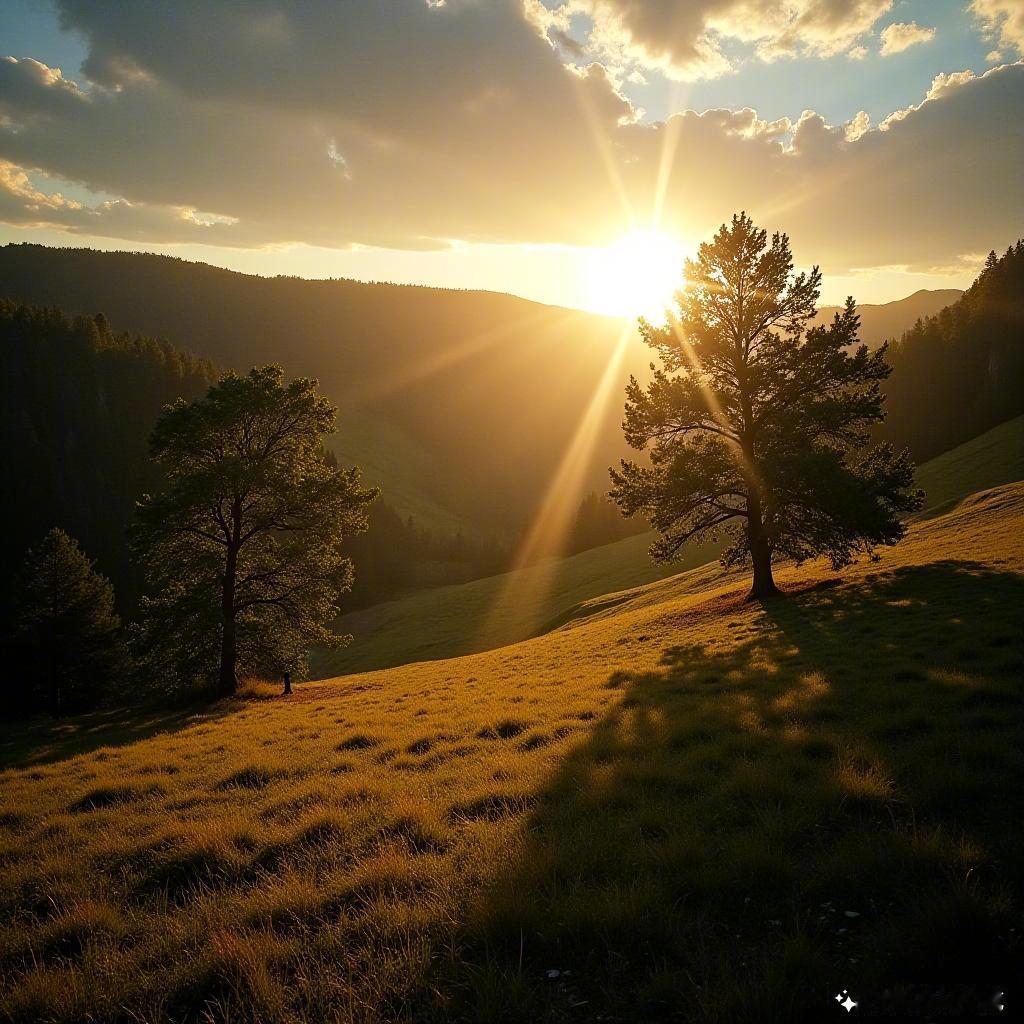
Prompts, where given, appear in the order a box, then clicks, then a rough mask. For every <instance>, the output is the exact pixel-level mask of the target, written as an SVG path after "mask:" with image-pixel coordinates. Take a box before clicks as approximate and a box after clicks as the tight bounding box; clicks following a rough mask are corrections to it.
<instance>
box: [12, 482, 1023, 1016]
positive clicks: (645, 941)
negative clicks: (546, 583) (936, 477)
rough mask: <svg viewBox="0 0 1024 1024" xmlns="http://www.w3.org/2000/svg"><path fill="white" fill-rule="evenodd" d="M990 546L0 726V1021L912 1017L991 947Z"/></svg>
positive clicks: (1006, 863) (1019, 585)
mask: <svg viewBox="0 0 1024 1024" xmlns="http://www.w3.org/2000/svg"><path fill="white" fill-rule="evenodd" d="M1022 517H1024V486H1022V485H1010V486H1004V487H1001V488H997V489H995V490H990V491H987V492H983V493H981V494H978V495H975V496H973V497H971V498H969V499H967V500H965V501H964V502H962V503H961V504H960V505H959V506H958V507H957V508H956V509H955V510H953V511H952V512H950V513H948V514H946V515H944V516H939V517H936V518H933V519H931V520H928V521H925V522H922V523H917V524H915V525H914V526H913V527H912V530H911V532H910V535H909V536H908V538H907V539H906V541H905V542H904V543H903V544H901V545H899V546H898V547H897V548H895V549H892V550H886V551H884V552H883V553H882V558H881V561H880V562H878V563H865V564H862V565H858V566H854V567H852V568H851V569H850V570H849V571H848V572H847V573H845V574H844V575H843V576H842V578H840V579H836V578H835V577H834V576H833V575H832V574H831V573H830V572H829V571H827V569H826V568H824V567H823V566H821V565H817V564H815V565H807V566H804V567H803V568H801V569H795V568H785V569H783V570H782V571H781V572H780V574H779V576H780V582H781V583H782V585H783V586H784V587H785V588H786V589H787V590H788V591H789V595H788V597H787V598H785V599H783V600H780V601H775V602H772V603H770V604H768V605H765V606H762V605H760V604H752V603H745V602H744V601H743V599H742V598H743V594H744V593H745V590H746V585H747V584H746V580H744V579H742V578H741V577H740V576H738V575H736V574H725V575H723V574H719V573H716V574H715V575H714V576H709V575H708V573H709V570H707V569H698V570H695V571H693V572H690V573H684V574H681V575H679V576H677V577H674V578H673V580H671V581H668V584H661V585H658V584H655V585H654V587H653V588H652V590H658V591H659V595H658V596H657V597H656V598H655V596H654V595H653V594H652V593H650V592H644V591H641V592H640V593H638V594H637V595H635V600H632V601H630V602H625V603H622V604H620V605H618V606H617V607H615V608H609V607H606V608H604V609H602V610H599V611H598V612H596V613H595V614H594V615H591V616H589V617H584V618H579V619H577V620H575V621H574V622H572V623H569V624H567V625H566V626H564V627H562V628H561V629H557V630H555V631H553V632H551V633H548V634H546V635H544V636H541V637H538V638H535V639H532V640H529V641H526V642H523V643H520V644H517V645H514V646H511V647H506V648H502V649H499V650H495V651H491V652H488V653H486V654H479V655H473V656H470V657H465V658H459V659H454V660H448V661H438V662H426V663H419V664H415V665H407V666H404V667H402V668H400V669H393V670H389V671H386V672H376V673H369V674H364V675H359V676H352V677H346V678H342V679H336V680H332V681H329V682H325V683H320V684H307V685H306V686H304V687H303V688H302V689H301V692H300V693H299V695H297V697H296V698H295V699H293V700H290V701H288V700H283V699H274V700H269V701H258V700H251V701H235V702H230V703H222V704H220V705H217V706H215V707H213V708H210V709H206V710H203V711H200V712H197V713H193V714H182V715H181V716H179V718H178V720H177V721H175V722H171V723H168V722H167V720H166V719H164V720H162V721H158V722H153V721H152V720H151V716H139V717H137V718H128V719H124V718H120V719H118V718H116V717H115V716H109V718H108V719H107V720H104V719H103V718H102V717H100V716H94V717H92V718H89V719H86V720H83V721H81V722H76V723H67V724H62V725H60V726H58V727H54V726H49V725H40V726H38V727H37V728H35V729H24V728H21V729H19V730H14V729H5V730H3V731H0V758H2V761H3V763H6V764H7V765H9V766H10V767H9V768H8V770H7V771H5V772H4V773H3V774H2V776H0V836H2V840H0V843H2V845H0V855H2V859H3V864H4V871H5V885H4V887H3V890H2V892H0V922H3V923H2V924H0V1015H3V1016H5V1018H8V1019H11V1020H13V1021H17V1022H20V1021H35V1020H51V1021H71V1020H83V1019H97V1020H111V1019H122V1018H124V1019H127V1018H129V1017H130V1018H132V1019H146V1020H150V1021H153V1022H164V1021H170V1020H181V1019H190V1020H193V1019H239V1020H252V1019H259V1020H263V1021H268V1022H276V1021H282V1022H284V1021H298V1020H307V1019H321V1020H323V1019H331V1020H338V1021H346V1022H348V1021H352V1022H354V1021H361V1022H364V1024H366V1022H376V1021H386V1020H395V1019H410V1018H415V1019H417V1020H422V1021H431V1020H433V1021H441V1020H447V1021H453V1020H454V1021H458V1020H466V1021H469V1020H472V1021H489V1020H490V1021H498V1020H508V1019H509V1008H510V1007H511V1008H515V1014H516V1015H517V1019H522V1020H524V1021H526V1020H541V1019H543V1020H566V1021H568V1020H578V1019H597V1018H598V1017H600V1016H604V1017H609V1016H611V1017H613V1018H614V1019H619V1020H637V1021H639V1020H653V1019H663V1018H665V1017H666V1016H670V1015H673V1014H675V1015H677V1016H679V1017H680V1018H682V1019H687V1020H693V1021H697V1022H710V1021H719V1022H721V1021H734V1022H740V1024H742V1022H746V1021H750V1022H752V1021H763V1020H789V1021H805V1020H806V1021H820V1020H823V1019H826V1017H827V1014H828V1012H829V1010H828V1007H829V1006H830V1005H831V1000H832V994H833V992H835V991H839V990H840V989H841V988H847V989H848V990H849V991H850V992H851V993H853V994H854V996H855V997H856V998H857V999H858V1000H859V1001H861V1002H862V1005H863V1007H864V1011H867V1010H868V1009H869V1007H871V1006H872V1000H877V999H878V998H879V996H880V995H881V994H882V993H884V992H889V993H890V998H896V999H898V998H899V996H900V991H899V988H898V986H899V985H901V984H903V983H906V982H908V981H914V982H918V983H922V982H923V983H929V982H931V983H932V985H931V988H938V987H940V986H941V988H942V989H943V990H944V991H945V992H946V993H947V1001H946V1002H940V1003H938V1004H933V1005H930V1006H929V1007H928V1009H929V1010H931V1011H932V1012H933V1013H934V1014H935V1015H936V1016H939V1015H943V1016H948V1015H949V1014H950V1013H951V1004H950V1003H949V1000H955V999H956V998H958V995H957V993H956V991H954V988H953V987H954V986H955V985H956V984H957V983H961V982H962V983H972V984H974V985H977V986H980V985H982V984H988V983H990V982H991V981H992V979H998V978H1004V977H1012V976H1014V974H1013V972H1014V965H1015V964H1016V963H1019V957H1020V955H1021V952H1022V949H1021V935H1022V933H1024V928H1022V925H1024V921H1022V918H1021V914H1020V909H1019V908H1020V899H1021V896H1022V894H1024V893H1022V887H1024V830H1022V828H1021V825H1020V822H1021V820H1022V813H1021V812H1022V811H1024V800H1022V794H1021V789H1020V786H1019V779H1020V777H1021V772H1022V771H1024V699H1022V697H1024V694H1022V680H1024V651H1022V649H1021V636H1020V628H1019V627H1020V623H1019V608H1020V607H1021V604H1022V602H1024V550H1022V548H1021V546H1020V542H1019V539H1020V532H1019V531H1020V523H1021V519H1022ZM965 538H969V546H967V547H966V548H965ZM154 729H159V730H160V731H159V732H158V733H157V734H155V735H150V733H151V732H152V730H154ZM100 744H103V746H100ZM556 972H557V973H556ZM920 992H921V990H920V989H918V990H917V993H918V995H920ZM989 994H990V993H989ZM989 994H986V995H985V996H984V998H986V999H987V998H988V996H989ZM932 998H935V997H934V996H933V997H932ZM874 1006H875V1007H876V1008H878V1003H877V1002H875V1004H874ZM887 1009H888V1011H889V1012H890V1013H892V1012H895V1010H896V1009H897V1007H895V1006H894V1004H892V1003H890V1004H888V1007H887ZM939 1011H941V1012H939ZM897 1015H898V1014H897Z"/></svg>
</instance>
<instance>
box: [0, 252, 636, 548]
mask: <svg viewBox="0 0 1024 1024" xmlns="http://www.w3.org/2000/svg"><path fill="white" fill-rule="evenodd" d="M0 295H8V296H10V297H12V298H15V299H17V300H19V301H23V302H31V303H37V304H50V305H56V306H59V307H60V308H61V309H63V310H65V311H66V312H67V313H69V314H77V313H88V314H93V313H95V312H96V311H97V310H102V311H103V312H104V313H105V314H106V315H107V316H108V317H109V319H110V320H111V322H112V323H113V324H114V325H115V326H116V327H117V328H119V329H123V328H125V327H130V328H131V329H132V330H137V331H141V332H143V333H145V334H148V335H155V336H160V337H166V338H168V339H170V340H171V341H172V342H173V343H174V344H176V345H178V346H179V347H181V348H183V349H186V350H188V351H191V352H195V353H197V354H199V355H202V356H204V357H207V358H210V359H212V360H213V361H214V362H215V363H216V364H217V365H218V366H220V367H223V368H233V369H237V370H247V369H248V368H249V367H251V366H253V365H255V364H258V363H266V362H274V363H280V364H281V365H283V366H284V368H285V370H286V371H288V372H290V373H292V374H295V375H302V376H313V377H316V378H318V379H319V380H320V383H321V385H322V386H323V388H324V390H325V391H326V392H327V394H328V395H330V396H331V398H332V399H333V400H334V401H335V402H336V403H337V404H338V405H339V407H340V417H339V418H340V429H339V432H338V435H337V437H336V440H335V444H334V448H335V451H336V453H337V455H338V457H339V459H341V460H342V461H343V462H354V463H358V464H360V465H362V466H363V468H364V470H365V474H366V477H367V479H368V480H370V481H371V482H373V483H378V484H380V485H381V486H382V487H383V489H384V496H385V499H386V500H387V501H388V502H389V503H390V504H392V505H393V506H395V507H397V508H398V509H399V510H400V511H401V512H403V513H412V514H413V515H415V516H416V517H417V519H419V520H421V521H422V522H423V523H425V524H426V525H429V526H433V527H444V528H447V529H454V528H460V527H461V528H464V529H467V530H468V529H473V530H475V531H477V532H478V533H479V534H480V535H482V536H484V537H490V536H492V535H493V534H494V533H495V532H498V531H504V532H508V533H514V532H516V531H518V530H519V529H521V528H522V527H523V525H524V522H525V520H526V518H527V516H528V514H529V513H530V512H531V511H532V509H533V508H534V506H535V505H536V503H537V501H538V500H539V497H540V495H541V494H542V493H543V491H544V489H545V488H546V487H547V485H548V482H549V481H550V479H551V477H552V474H553V473H554V471H555V468H556V467H557V465H558V463H559V461H560V460H561V459H562V457H563V455H564V454H565V450H566V448H567V447H568V445H569V444H570V441H571V439H572V437H573V434H574V432H575V431H576V429H577V427H578V425H579V423H580V422H581V420H582V419H583V417H584V414H585V412H586V410H587V407H588V405H589V403H590V401H591V399H592V397H593V395H594V392H595V390H596V389H597V388H598V385H599V383H600V382H601V380H602V378H603V377H604V375H605V373H606V371H607V370H608V367H609V363H610V362H611V361H612V359H613V355H614V353H615V351H616V349H617V346H618V343H619V340H620V337H622V336H623V332H624V330H625V331H626V333H625V338H626V340H625V345H624V352H623V357H622V362H621V364H619V365H618V368H617V370H616V374H615V381H614V384H615V386H614V388H611V389H610V390H609V394H608V398H609V405H608V407H607V410H606V414H605V415H603V416H599V417H597V418H596V419H595V425H596V428H597V429H596V432H595V435H594V436H593V438H591V444H590V446H589V451H588V452H587V453H585V454H584V458H583V464H582V468H581V481H582V482H581V488H582V493H586V491H589V490H592V489H594V488H596V487H600V488H604V487H605V486H606V481H607V472H606V467H607V465H608V463H609V460H614V459H615V458H616V456H617V454H618V453H620V452H623V451H624V450H625V448H624V442H623V440H622V437H621V431H620V429H619V420H620V418H621V415H620V413H621V408H620V407H621V386H622V383H624V382H625V380H626V378H627V377H628V375H629V373H630V372H633V371H635V372H638V373H642V372H643V368H644V367H645V366H646V365H647V363H648V362H649V354H648V352H647V350H646V349H645V347H644V346H643V345H642V343H641V342H640V341H639V339H638V338H637V337H636V332H635V330H633V329H632V328H631V327H630V326H629V325H627V324H624V323H623V322H620V321H617V320H612V319H609V318H607V317H601V316H596V315H592V314H588V313H582V312H579V311H578V310H567V309H559V308H556V307H552V306H544V305H540V304H538V303H533V302H528V301H526V300H525V299H519V298H516V297H514V296H511V295H501V294H497V293H491V292H458V291H450V290H448V291H446V290H443V289H437V288H421V287H412V286H405V285H389V284H361V283H358V282H355V281H307V280H302V279H299V278H285V277H277V278H260V277H253V276H250V275H245V274H239V273H235V272H233V271H228V270H221V269H219V268H216V267H211V266H207V265H205V264H200V263H188V262H185V261H183V260H177V259H173V258H171V257H166V256H154V255H148V254H143V253H124V252H110V253H108V252H96V251H93V250H88V249H51V248H46V247H43V246H34V245H7V246H4V247H0ZM627 328H628V330H627Z"/></svg>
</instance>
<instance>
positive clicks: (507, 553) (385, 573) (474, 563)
mask: <svg viewBox="0 0 1024 1024" xmlns="http://www.w3.org/2000/svg"><path fill="white" fill-rule="evenodd" d="M345 552H346V554H348V555H349V556H350V557H351V559H352V561H353V562H354V563H355V566H356V582H355V586H354V587H353V588H352V593H351V594H349V595H348V596H347V597H346V598H345V607H346V608H365V607H367V606H368V605H371V604H377V603H378V602H380V601H388V600H391V599H392V598H396V597H399V596H401V595H402V594H407V593H409V592H410V591H413V590H418V589H421V588H423V587H436V586H443V585H445V584H448V583H465V582H466V581H468V580H473V579H479V578H480V577H481V576H493V575H495V574H496V573H500V572H505V571H506V570H507V569H508V568H509V566H510V565H511V561H512V557H513V554H514V551H513V546H512V544H511V543H509V542H504V541H501V540H499V539H497V538H495V539H493V540H488V541H480V540H477V539H475V538H472V537H467V536H466V535H465V534H464V533H462V532H461V531H457V532H455V533H444V532H440V531H434V530H430V529H428V528H426V527H423V526H421V525H420V524H418V523H417V522H416V521H415V519H413V517H412V516H402V515H401V514H400V513H399V512H397V511H396V510H395V509H394V508H393V507H392V506H391V505H389V504H387V502H385V501H378V502H377V503H376V504H375V505H373V507H372V508H371V509H370V528H369V530H368V531H367V532H366V533H363V534H360V535H359V536H356V537H351V538H349V539H348V540H346V541H345Z"/></svg>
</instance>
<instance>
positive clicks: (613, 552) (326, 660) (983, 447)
mask: <svg viewBox="0 0 1024 1024" xmlns="http://www.w3.org/2000/svg"><path fill="white" fill-rule="evenodd" d="M1021 479H1024V417H1018V418H1017V419H1015V420H1012V421H1011V422H1009V423H1005V424H1003V425H1002V426H1000V427H997V428H996V429H994V430H990V431H988V432H987V433H986V434H984V435H982V436H981V437H978V438H975V439H974V440H973V441H970V442H968V443H967V444H964V445H961V446H960V447H959V448H956V449H954V450H953V451H950V452H946V453H945V454H943V455H940V456H939V457H938V458H936V459H933V460H932V461H930V462H928V463H925V464H924V465H922V466H921V467H919V469H918V472H917V484H918V486H919V487H922V488H923V489H924V491H925V493H926V496H927V497H926V503H925V506H926V507H925V510H924V511H923V512H922V513H921V514H920V515H921V516H922V517H924V516H929V515H935V514H937V513H939V512H941V511H945V510H947V509H948V507H949V505H950V503H952V502H954V501H956V500H959V499H961V498H963V497H964V496H965V495H968V494H972V493H973V492H975V491H978V490H981V489H984V488H988V487H995V486H997V485H999V484H1004V483H1011V482H1013V481H1017V480H1021ZM652 539H653V534H641V535H639V536H636V537H629V538H627V539H626V540H622V541H618V542H617V543H615V544H607V545H605V546H603V547H600V548H594V549H592V550H590V551H584V552H582V553H581V554H578V555H573V556H572V557H570V558H565V559H562V560H559V561H556V562H548V563H545V564H542V565H535V566H529V567H527V568H524V569H519V570H516V571H515V572H513V573H506V574H504V575H501V576H491V577H487V578H485V579H480V580H473V581H472V582H470V583H464V584H460V585H458V586H449V587H439V588H436V589H433V590H425V591H422V592H420V593H417V594H413V595H411V596H410V597H407V598H403V599H401V600H398V601H387V602H384V603H382V604H378V605H374V606H373V607H371V608H366V609H362V610H360V611H357V612H352V613H350V614H348V615H343V616H342V617H341V619H340V620H339V622H338V629H339V630H340V631H341V632H343V633H351V634H352V635H353V641H352V644H351V646H350V647H348V648H345V649H343V650H340V651H330V652H325V653H324V654H321V655H318V656H316V657H315V658H314V659H313V663H312V664H313V670H314V674H316V675H333V674H336V673H338V672H359V671H364V670H367V669H376V668H387V667H389V666H392V665H401V664H404V663H406V662H411V661H421V660H426V659H432V658H450V657H454V656H456V655H460V654H469V653H471V652H475V651H484V650H489V649H491V648H494V647H500V646H502V645H504V644H509V643H515V642H517V641H519V640H524V639H526V638H527V637H530V636H533V635H535V634H537V633H538V632H542V631H544V630H546V629H548V628H551V626H552V625H554V624H557V623H558V622H559V621H560V620H562V619H564V618H565V617H567V616H570V615H572V614H573V613H574V609H575V607H576V606H577V605H578V604H580V603H581V602H584V601H587V600H590V599H597V598H599V595H610V596H605V597H604V598H603V600H604V601H605V602H606V603H610V604H611V606H612V607H614V605H615V602H616V601H617V600H618V599H619V597H620V596H621V595H619V594H617V593H616V592H619V591H626V590H629V589H630V588H633V587H638V586H642V585H644V584H648V583H652V582H653V581H655V580H660V579H663V578H665V577H666V576H673V575H675V574H677V573H679V572H682V571H684V570H685V569H688V568H692V567H695V566H699V565H703V564H704V563H705V562H708V561H709V560H712V559H715V558H716V557H717V549H716V548H715V546H714V545H711V544H707V545H703V546H701V547H698V548H694V549H693V550H691V551H690V552H688V553H687V555H686V558H685V560H684V561H682V562H678V563H675V564H674V565H655V564H653V563H652V562H651V560H650V557H649V556H648V554H647V548H648V546H649V545H650V543H651V540H652ZM715 567H716V568H717V563H715ZM357 568H358V567H357Z"/></svg>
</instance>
